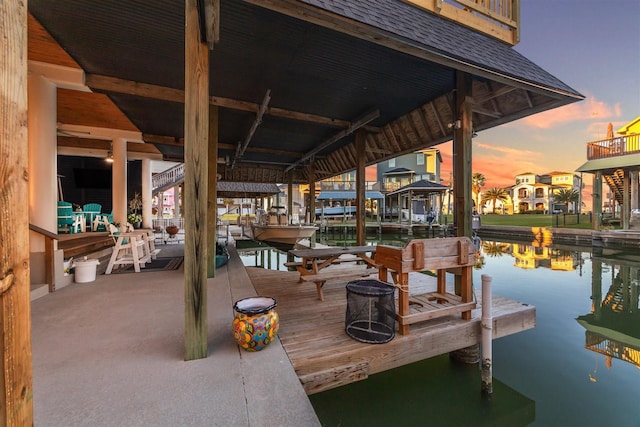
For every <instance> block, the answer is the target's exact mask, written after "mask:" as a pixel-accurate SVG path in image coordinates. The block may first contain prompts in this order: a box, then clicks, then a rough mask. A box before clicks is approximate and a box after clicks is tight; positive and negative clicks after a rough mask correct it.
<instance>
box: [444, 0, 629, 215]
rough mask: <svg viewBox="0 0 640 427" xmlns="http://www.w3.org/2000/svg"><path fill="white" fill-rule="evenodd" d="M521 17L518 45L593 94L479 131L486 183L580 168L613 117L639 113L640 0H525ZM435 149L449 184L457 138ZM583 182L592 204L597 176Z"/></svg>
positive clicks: (476, 163) (477, 158) (478, 160)
mask: <svg viewBox="0 0 640 427" xmlns="http://www.w3.org/2000/svg"><path fill="white" fill-rule="evenodd" d="M521 17H522V21H521V33H520V40H521V41H520V43H519V44H517V45H516V46H515V49H516V50H517V51H518V52H520V53H521V54H522V55H524V56H525V57H527V58H528V59H530V60H531V61H533V62H534V63H536V64H537V65H539V66H541V67H542V68H543V69H545V70H546V71H548V72H549V73H551V74H552V75H554V76H555V77H557V78H559V79H560V80H562V81H563V82H564V83H566V84H567V85H569V86H571V87H572V88H573V89H575V90H577V91H578V92H580V93H581V94H582V95H584V96H585V97H586V99H585V100H584V101H580V102H577V103H573V104H570V105H568V106H565V107H561V108H556V109H554V110H550V111H547V112H543V113H540V114H536V115H533V116H530V117H527V118H524V119H520V120H518V121H515V122H511V123H508V124H506V125H502V126H499V127H497V128H495V129H490V130H486V131H482V132H479V133H478V136H477V137H475V138H474V139H473V172H479V173H482V174H484V175H485V177H486V178H487V182H486V186H485V187H484V189H487V188H489V187H507V186H510V185H513V184H514V183H515V179H514V177H515V175H517V174H520V173H524V172H532V173H536V174H545V173H549V172H553V171H561V172H574V171H575V169H577V168H578V167H580V166H581V165H582V164H583V163H584V162H586V160H587V158H586V151H587V150H586V145H587V142H590V141H595V140H598V139H604V138H605V137H606V133H607V125H608V123H609V122H611V123H612V124H613V129H614V131H616V130H618V129H619V128H620V127H622V126H623V125H625V124H627V123H628V122H630V121H632V120H633V119H634V118H636V117H638V116H640V25H639V22H640V21H639V20H640V1H638V0H608V1H601V0H597V1H596V0H522V2H521ZM435 148H439V149H440V150H441V152H442V156H443V164H442V170H441V177H442V178H443V179H444V180H445V182H446V181H448V177H449V172H450V171H451V167H452V166H451V142H449V143H446V144H442V145H439V146H437V147H435ZM584 182H585V185H586V186H587V188H586V189H585V190H584V191H583V199H584V201H585V203H586V209H587V210H591V209H592V206H591V192H592V191H591V183H592V175H591V174H584Z"/></svg>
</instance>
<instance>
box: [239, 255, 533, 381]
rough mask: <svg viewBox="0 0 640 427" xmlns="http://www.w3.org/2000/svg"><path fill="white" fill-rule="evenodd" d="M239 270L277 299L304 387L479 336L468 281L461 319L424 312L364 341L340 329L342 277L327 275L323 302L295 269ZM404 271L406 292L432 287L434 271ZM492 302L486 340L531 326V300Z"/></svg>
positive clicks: (283, 336) (284, 337) (286, 343)
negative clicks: (383, 337)
mask: <svg viewBox="0 0 640 427" xmlns="http://www.w3.org/2000/svg"><path fill="white" fill-rule="evenodd" d="M330 268H333V267H330ZM336 268H339V267H336ZM247 272H248V274H249V277H250V279H251V281H252V283H253V286H254V287H255V289H256V291H257V293H258V294H259V295H264V296H270V297H273V298H275V299H276V301H277V303H278V306H277V311H278V313H279V315H280V330H279V332H278V336H279V338H280V341H281V342H282V345H283V347H284V349H285V351H286V352H287V355H288V356H289V359H290V360H291V362H292V364H293V367H294V369H295V371H296V373H297V375H298V377H299V378H300V382H301V383H302V385H303V387H304V389H305V391H306V393H307V394H313V393H318V392H321V391H324V390H328V389H331V388H335V387H339V386H342V385H345V384H348V383H352V382H355V381H360V380H363V379H366V378H367V377H368V376H369V375H372V374H375V373H378V372H382V371H386V370H389V369H393V368H397V367H399V366H403V365H406V364H409V363H413V362H416V361H418V360H423V359H427V358H430V357H433V356H437V355H440V354H445V353H449V352H451V351H454V350H458V349H461V348H465V347H469V346H472V345H474V344H478V343H480V341H481V328H480V316H481V309H480V302H481V300H482V298H481V295H480V290H479V286H480V284H477V285H476V288H478V289H476V299H477V301H478V308H476V309H474V310H473V311H472V317H471V320H462V319H461V318H460V315H452V316H446V317H441V318H438V319H432V320H429V321H426V322H422V323H418V324H415V325H411V333H410V334H409V335H404V336H403V335H399V334H397V333H396V336H395V338H394V339H392V340H391V341H390V342H388V343H386V344H366V343H362V342H360V341H356V340H354V339H353V338H350V337H349V336H348V335H347V334H346V333H345V325H344V323H345V310H346V290H345V285H346V283H344V282H342V283H340V282H339V281H335V280H334V281H329V282H327V283H326V284H325V286H324V301H318V300H317V297H316V289H315V287H314V286H313V284H309V283H298V273H297V272H287V271H275V270H267V269H262V268H258V267H247ZM410 274H411V276H410V283H412V289H411V292H412V293H413V292H415V293H424V292H425V291H428V290H429V289H431V288H433V289H435V286H436V284H435V278H433V277H431V276H428V275H425V274H421V273H410ZM414 276H415V277H414ZM414 283H417V285H413V284H414ZM492 304H493V338H494V339H495V338H500V337H503V336H507V335H510V334H514V333H517V332H521V331H525V330H527V329H531V328H533V327H535V322H536V310H535V307H533V306H530V305H526V304H523V303H520V302H516V301H512V300H509V299H506V298H502V297H499V296H495V295H494V296H493V302H492Z"/></svg>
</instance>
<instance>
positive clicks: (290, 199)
mask: <svg viewBox="0 0 640 427" xmlns="http://www.w3.org/2000/svg"><path fill="white" fill-rule="evenodd" d="M287 212H288V214H289V224H292V223H293V171H289V172H288V173H287Z"/></svg>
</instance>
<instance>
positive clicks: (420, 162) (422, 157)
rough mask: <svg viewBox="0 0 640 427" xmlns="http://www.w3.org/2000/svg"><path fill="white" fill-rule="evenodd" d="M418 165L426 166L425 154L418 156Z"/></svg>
mask: <svg viewBox="0 0 640 427" xmlns="http://www.w3.org/2000/svg"><path fill="white" fill-rule="evenodd" d="M416 164H418V165H424V154H422V153H418V155H417V156H416Z"/></svg>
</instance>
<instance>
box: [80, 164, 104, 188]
mask: <svg viewBox="0 0 640 427" xmlns="http://www.w3.org/2000/svg"><path fill="white" fill-rule="evenodd" d="M73 179H74V182H75V184H76V188H103V189H104V188H111V169H86V168H83V169H81V168H73Z"/></svg>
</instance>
